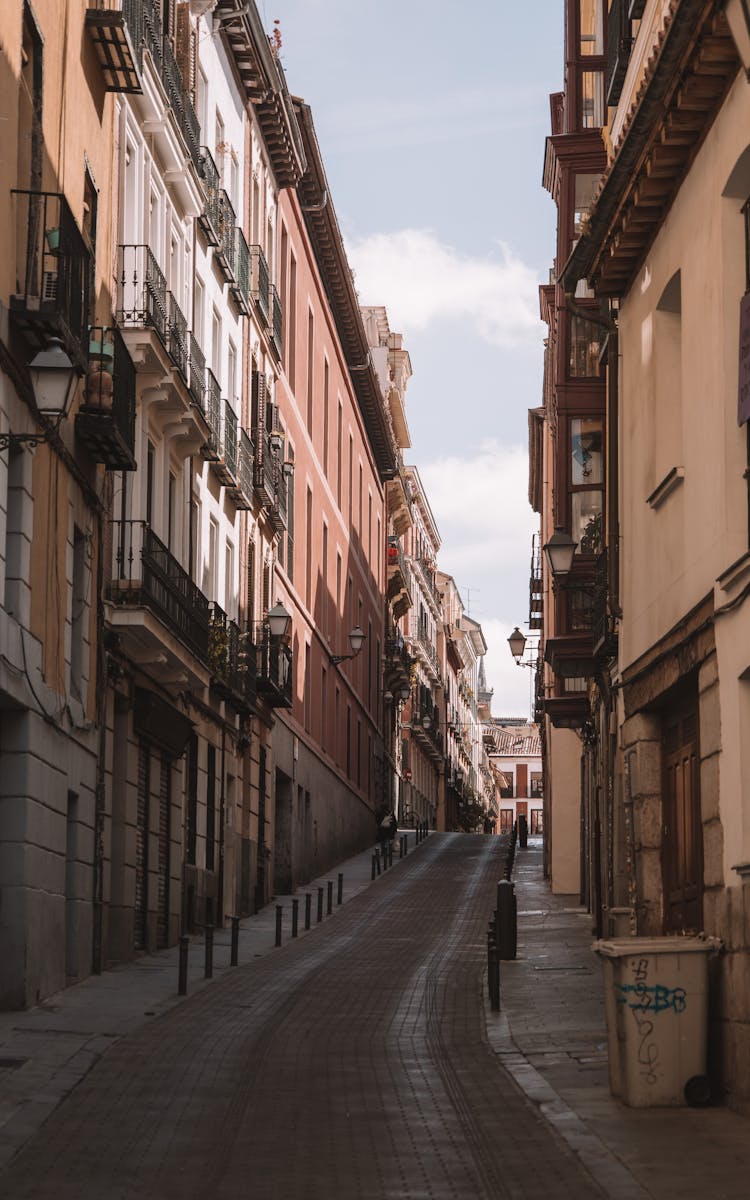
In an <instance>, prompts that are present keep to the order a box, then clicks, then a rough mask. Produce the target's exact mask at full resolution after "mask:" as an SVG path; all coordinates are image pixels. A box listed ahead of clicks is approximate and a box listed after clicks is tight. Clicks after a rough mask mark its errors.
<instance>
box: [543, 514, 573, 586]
mask: <svg viewBox="0 0 750 1200" xmlns="http://www.w3.org/2000/svg"><path fill="white" fill-rule="evenodd" d="M577 549H578V542H574V541H573V539H572V537H571V536H570V534H569V533H568V532H567V531H566V530H565V529H563V528H562V526H560V525H558V526H557V528H556V529H555V532H554V533H553V534H552V537H551V538H550V540H549V541H548V542H547V543H546V545H545V546H544V553H545V554H546V555H547V562H548V563H549V568H550V570H551V572H552V575H553V577H554V578H555V579H560V578H562V576H563V575H569V574H570V571H571V569H572V567H573V556H574V554H575V552H576V550H577Z"/></svg>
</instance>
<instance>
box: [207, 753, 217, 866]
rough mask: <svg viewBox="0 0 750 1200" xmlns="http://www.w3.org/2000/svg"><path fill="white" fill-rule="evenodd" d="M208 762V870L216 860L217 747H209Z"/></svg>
mask: <svg viewBox="0 0 750 1200" xmlns="http://www.w3.org/2000/svg"><path fill="white" fill-rule="evenodd" d="M206 757H207V762H206V870H207V871H213V869H214V865H215V858H216V747H215V746H209V747H208V753H207V756H206Z"/></svg>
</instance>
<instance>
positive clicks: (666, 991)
mask: <svg viewBox="0 0 750 1200" xmlns="http://www.w3.org/2000/svg"><path fill="white" fill-rule="evenodd" d="M615 989H616V991H617V992H619V995H618V996H617V997H616V999H617V1003H618V1004H626V1005H627V1006H628V1008H630V1009H632V1010H633V1012H655V1013H660V1012H666V1011H667V1009H670V1008H671V1009H672V1010H673V1011H674V1012H676V1013H684V1011H685V1009H686V1008H687V996H686V995H685V989H684V988H681V987H676V988H668V987H664V986H663V984H660V983H656V984H653V985H652V986H648V985H647V984H645V983H617V984H615Z"/></svg>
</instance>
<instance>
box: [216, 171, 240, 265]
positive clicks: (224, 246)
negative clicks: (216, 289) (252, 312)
mask: <svg viewBox="0 0 750 1200" xmlns="http://www.w3.org/2000/svg"><path fill="white" fill-rule="evenodd" d="M236 221H237V218H236V217H235V214H234V209H233V208H232V202H231V200H230V199H229V196H228V195H227V194H226V192H225V191H223V190H222V191H220V192H219V230H218V232H219V242H218V245H217V246H216V248H215V250H214V254H215V256H216V259H217V261H218V263H219V266H220V267H221V269H222V270H223V272H224V274H225V275H226V277H227V279H228V280H229V282H230V283H234V282H236V281H235V275H234V260H235V249H234V243H235V232H236V228H237V226H236Z"/></svg>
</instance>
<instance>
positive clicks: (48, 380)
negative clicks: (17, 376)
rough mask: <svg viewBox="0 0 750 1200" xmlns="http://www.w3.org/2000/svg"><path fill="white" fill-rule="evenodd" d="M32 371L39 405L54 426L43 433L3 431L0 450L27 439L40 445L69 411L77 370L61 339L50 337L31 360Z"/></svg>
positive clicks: (48, 437) (32, 444) (41, 411)
mask: <svg viewBox="0 0 750 1200" xmlns="http://www.w3.org/2000/svg"><path fill="white" fill-rule="evenodd" d="M29 374H30V376H31V386H32V388H33V391H34V399H35V400H36V406H37V408H38V409H39V412H40V413H41V414H42V416H43V417H46V418H47V419H48V420H49V421H51V422H52V423H53V424H52V429H51V430H49V429H47V430H45V431H44V432H43V433H0V451H2V450H7V449H8V447H9V446H15V445H19V444H21V443H23V442H26V443H28V444H29V445H31V446H37V445H39V443H40V442H47V441H49V439H50V436H51V434H52V433H57V431H58V429H59V428H60V423H61V421H62V419H63V417H64V416H65V414H66V413H67V411H68V404H69V403H70V398H71V396H72V394H73V386H74V383H75V379H76V369H75V367H74V366H73V364H72V362H71V361H70V358H69V357H68V355H67V354H66V353H65V349H64V348H63V344H62V342H61V341H60V339H59V338H50V339H49V341H48V342H47V345H46V346H45V347H44V349H43V350H40V351H39V353H38V354H37V355H36V356H35V357H34V358H33V359H32V360H31V362H30V363H29Z"/></svg>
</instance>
